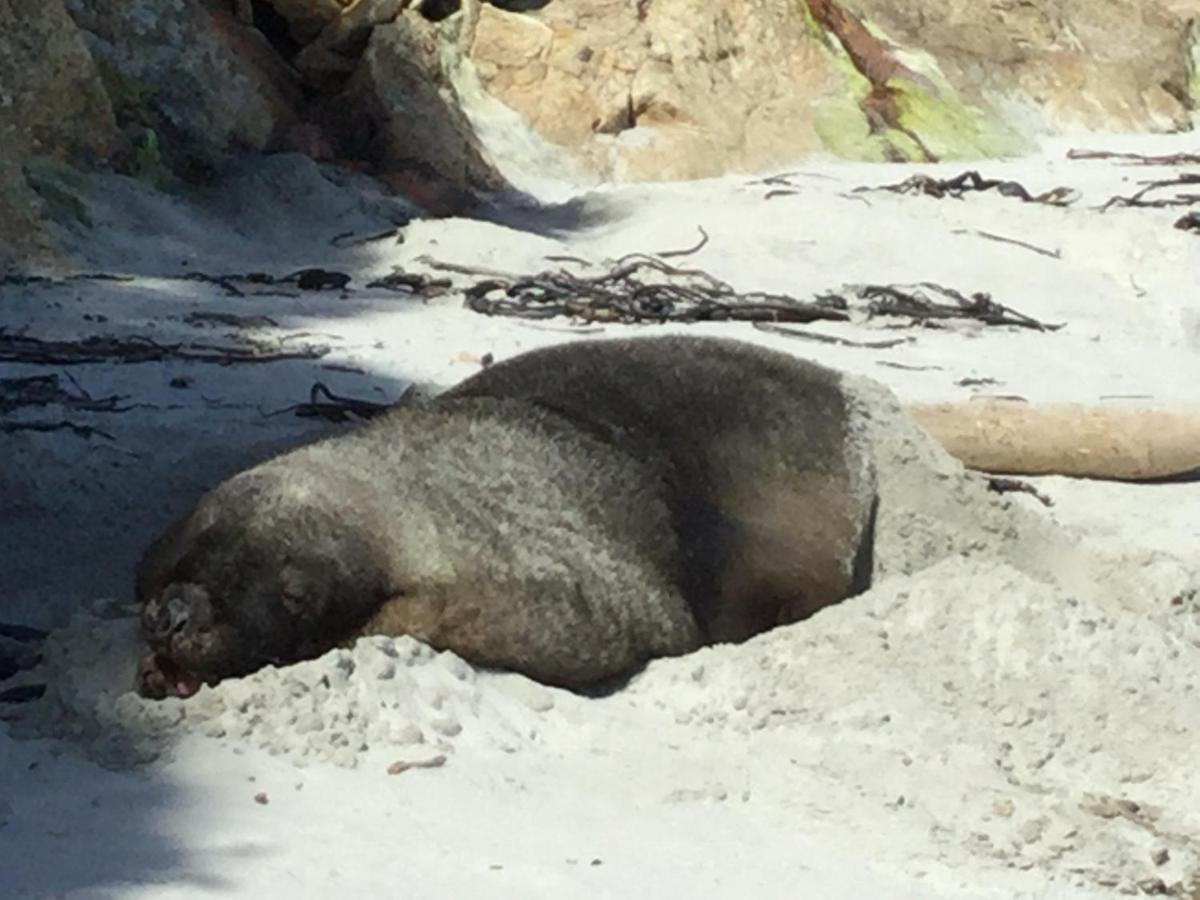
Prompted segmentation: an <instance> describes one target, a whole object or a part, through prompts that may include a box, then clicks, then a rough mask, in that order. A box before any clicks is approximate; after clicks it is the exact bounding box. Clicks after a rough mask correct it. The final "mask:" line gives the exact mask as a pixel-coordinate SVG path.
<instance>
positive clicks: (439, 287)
mask: <svg viewBox="0 0 1200 900" xmlns="http://www.w3.org/2000/svg"><path fill="white" fill-rule="evenodd" d="M367 287H369V288H383V289H384V290H388V291H395V292H396V293H400V294H410V295H412V296H414V297H440V296H441V295H443V294H448V293H450V290H451V288H452V287H453V283H452V282H451V281H450V279H449V278H430V277H429V276H428V275H421V274H419V273H417V272H403V271H397V272H392V273H391V274H390V275H384V276H383V277H382V278H376V279H375V280H374V281H371V282H368V283H367Z"/></svg>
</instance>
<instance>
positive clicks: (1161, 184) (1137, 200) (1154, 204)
mask: <svg viewBox="0 0 1200 900" xmlns="http://www.w3.org/2000/svg"><path fill="white" fill-rule="evenodd" d="M1141 184H1143V185H1144V187H1143V188H1142V189H1141V190H1139V191H1137V192H1136V193H1134V194H1132V195H1131V196H1129V197H1110V198H1109V199H1108V200H1106V201H1105V202H1104V205H1103V206H1101V207H1100V210H1101V211H1102V212H1107V211H1108V210H1110V209H1112V208H1113V207H1129V206H1132V207H1142V208H1146V207H1150V208H1154V209H1163V208H1165V207H1169V206H1191V205H1192V204H1194V203H1200V194H1176V195H1174V196H1173V197H1163V198H1161V199H1158V200H1147V199H1146V195H1147V194H1149V193H1150V192H1152V191H1159V190H1162V189H1163V188H1172V187H1185V186H1187V185H1197V186H1200V172H1185V173H1183V174H1182V175H1179V176H1177V177H1175V178H1164V179H1162V180H1161V181H1143V182H1141Z"/></svg>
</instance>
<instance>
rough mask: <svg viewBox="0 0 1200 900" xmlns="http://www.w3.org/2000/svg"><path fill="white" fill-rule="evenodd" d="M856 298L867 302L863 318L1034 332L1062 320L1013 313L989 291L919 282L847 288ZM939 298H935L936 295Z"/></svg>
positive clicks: (1051, 328) (1052, 328)
mask: <svg viewBox="0 0 1200 900" xmlns="http://www.w3.org/2000/svg"><path fill="white" fill-rule="evenodd" d="M848 290H849V291H850V292H851V293H853V295H854V296H855V297H856V298H858V299H859V300H865V301H866V303H867V306H866V310H867V317H868V318H874V317H876V316H901V317H904V318H907V319H909V320H910V322H913V323H918V322H920V323H926V322H931V321H936V320H941V319H970V320H972V321H975V322H981V323H983V324H984V325H1012V326H1016V327H1018V328H1031V329H1033V330H1035V331H1057V330H1058V329H1060V328H1062V327H1063V323H1058V324H1049V323H1047V322H1041V321H1038V320H1037V319H1035V318H1033V317H1032V316H1027V315H1025V314H1024V313H1021V312H1017V311H1016V310H1015V309H1012V308H1011V307H1008V306H1004V305H1003V304H1000V303H997V302H996V301H995V300H993V299H992V297H991V295H990V294H987V293H985V292H983V291H975V292H974V293H972V294H970V295H967V294H963V293H962V292H961V291H957V290H955V289H954V288H949V287H945V286H943V285H940V284H934V283H933V282H930V281H922V282H921V283H920V284H917V285H911V286H907V285H887V284H866V285H854V286H851V287H850V288H848ZM939 297H940V298H942V299H937V298H939Z"/></svg>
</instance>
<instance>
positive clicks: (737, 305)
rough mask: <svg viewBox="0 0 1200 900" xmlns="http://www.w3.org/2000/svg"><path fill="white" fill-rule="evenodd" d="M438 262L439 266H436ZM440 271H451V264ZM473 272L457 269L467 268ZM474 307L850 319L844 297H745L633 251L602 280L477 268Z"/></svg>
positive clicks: (593, 318)
mask: <svg viewBox="0 0 1200 900" xmlns="http://www.w3.org/2000/svg"><path fill="white" fill-rule="evenodd" d="M431 264H433V263H432V262H431ZM439 267H442V268H445V266H444V264H439ZM465 268H466V267H456V270H457V271H462V270H463V269H465ZM469 274H476V275H483V276H484V277H483V278H482V279H481V280H479V281H477V282H476V283H475V284H473V285H471V286H469V287H467V289H466V291H465V294H466V305H467V307H468V308H469V309H472V310H474V311H476V312H479V313H484V314H485V315H504V316H516V317H520V318H525V319H549V318H553V317H555V316H572V317H575V318H577V319H580V320H582V321H585V322H624V323H633V322H714V321H740V322H814V321H818V320H831V321H845V320H846V319H848V318H849V314H848V313H847V312H846V307H845V303H844V301H842V300H841V299H840V298H818V299H817V300H816V301H810V302H804V301H801V300H798V299H796V298H795V297H791V296H788V295H786V294H772V293H765V292H749V293H740V292H738V291H736V290H734V289H733V287H731V286H730V285H728V284H726V283H725V282H724V281H721V280H720V279H719V278H715V277H714V276H712V275H710V274H709V273H707V272H704V271H702V270H700V269H692V268H680V267H677V266H673V265H671V264H670V263H667V262H664V261H663V260H662V259H661V258H660V257H658V256H652V255H649V254H644V253H631V254H628V255H627V256H623V257H621V258H620V259H618V260H616V261H615V262H613V263H611V264H610V265H609V268H608V270H607V271H606V272H603V273H601V274H599V275H577V274H575V273H573V272H569V271H566V270H563V269H560V270H557V271H552V272H539V273H537V274H533V275H521V276H518V275H509V274H506V273H495V272H493V271H491V270H474V272H469Z"/></svg>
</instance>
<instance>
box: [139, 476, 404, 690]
mask: <svg viewBox="0 0 1200 900" xmlns="http://www.w3.org/2000/svg"><path fill="white" fill-rule="evenodd" d="M368 500H369V498H364V497H363V496H361V492H360V491H359V490H358V489H357V488H356V486H355V485H353V484H346V483H341V482H339V483H330V481H329V480H328V479H315V478H314V476H312V475H311V474H308V473H305V472H304V470H302V469H294V468H293V469H289V470H288V471H287V472H263V471H260V470H251V471H250V472H247V473H244V474H242V475H239V476H237V477H235V478H233V479H231V480H230V481H228V482H226V483H225V484H223V485H221V486H220V487H218V488H217V489H216V490H214V491H212V492H211V493H210V494H208V495H207V496H206V497H205V498H204V499H203V500H201V502H200V503H199V505H198V506H197V507H196V509H195V510H194V511H193V512H192V513H191V514H190V515H189V516H187V517H186V518H184V519H183V520H182V521H180V522H178V523H177V524H176V525H174V526H172V527H171V528H170V529H169V530H168V531H167V532H166V534H164V535H163V536H162V537H161V538H160V539H159V540H158V541H157V542H155V544H154V545H153V546H151V548H150V549H149V550H148V551H147V552H146V554H145V556H144V557H143V559H142V562H141V565H140V566H139V568H138V599H139V601H140V603H141V621H142V632H143V634H144V635H145V638H146V642H147V643H148V644H149V647H150V654H149V655H148V656H147V657H145V658H144V659H143V660H142V662H141V664H140V666H139V669H138V676H137V689H138V692H139V693H141V694H142V695H143V696H146V697H155V698H158V697H165V696H170V695H174V696H181V697H187V696H190V695H191V694H193V693H195V692H196V691H197V690H199V688H200V686H201V685H202V684H205V683H208V684H213V683H216V682H217V681H220V680H221V679H223V678H229V677H234V676H239V675H246V674H249V673H250V672H253V671H255V670H256V669H259V668H261V667H262V666H264V665H267V664H270V663H277V664H284V663H290V662H295V661H296V660H299V659H304V658H306V657H308V656H311V655H313V654H314V652H316V651H318V650H319V649H321V648H326V647H329V646H331V645H332V644H334V643H336V642H337V641H339V640H342V639H345V638H347V637H349V636H350V635H351V634H352V633H353V631H354V630H355V629H356V628H357V627H358V626H360V625H361V624H362V623H363V622H364V621H365V620H366V619H367V618H368V617H369V616H370V614H371V613H372V612H373V611H374V610H376V609H378V607H379V606H380V605H381V604H382V603H383V602H385V601H386V600H387V599H388V598H389V597H390V596H392V595H393V594H395V593H397V592H396V591H395V590H393V589H392V588H391V586H390V585H389V584H388V582H387V579H386V577H385V575H384V573H385V572H386V570H387V567H386V565H385V562H384V559H383V552H382V548H381V545H380V542H379V535H380V534H381V533H382V531H381V530H380V529H377V528H374V527H372V526H373V525H374V524H375V523H373V522H372V521H371V520H370V515H371V514H370V512H369V510H370V504H369V502H367V501H368Z"/></svg>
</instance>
